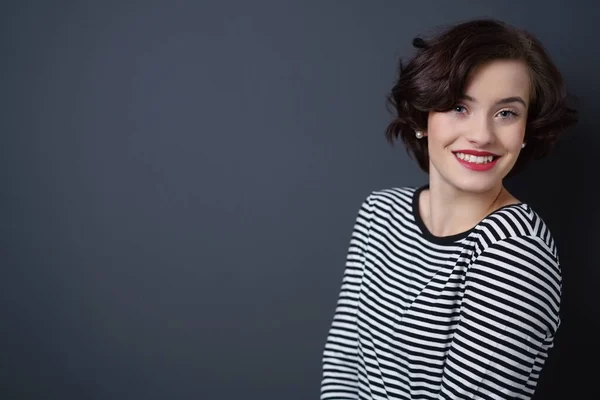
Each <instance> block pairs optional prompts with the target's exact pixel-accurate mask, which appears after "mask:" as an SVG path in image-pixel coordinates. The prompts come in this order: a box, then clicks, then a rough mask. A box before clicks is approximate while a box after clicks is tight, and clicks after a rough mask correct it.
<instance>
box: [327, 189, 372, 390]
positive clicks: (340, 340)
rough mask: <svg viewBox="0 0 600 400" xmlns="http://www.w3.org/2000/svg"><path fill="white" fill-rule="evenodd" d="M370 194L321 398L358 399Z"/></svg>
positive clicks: (331, 337)
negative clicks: (361, 294) (361, 298)
mask: <svg viewBox="0 0 600 400" xmlns="http://www.w3.org/2000/svg"><path fill="white" fill-rule="evenodd" d="M369 200H370V196H369V197H367V199H366V200H365V201H364V202H363V203H362V205H361V207H360V210H359V212H358V216H357V217H356V222H355V224H354V229H353V231H352V236H351V239H350V245H349V248H348V253H347V257H346V266H345V270H344V276H343V278H342V287H341V290H340V294H339V297H338V302H337V306H336V309H335V313H334V316H333V322H332V324H331V327H330V329H329V334H328V336H327V341H326V343H325V349H324V352H323V360H322V361H323V380H322V382H321V399H358V329H357V325H356V312H357V307H358V296H359V291H360V284H361V281H362V276H363V270H364V262H365V249H366V246H367V241H368V235H369V220H370V215H371V206H370V203H369Z"/></svg>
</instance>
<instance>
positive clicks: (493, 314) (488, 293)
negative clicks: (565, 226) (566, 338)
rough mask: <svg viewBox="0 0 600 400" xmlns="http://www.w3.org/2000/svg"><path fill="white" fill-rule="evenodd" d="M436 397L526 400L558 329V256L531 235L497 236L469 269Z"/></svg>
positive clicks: (531, 394)
mask: <svg viewBox="0 0 600 400" xmlns="http://www.w3.org/2000/svg"><path fill="white" fill-rule="evenodd" d="M464 284H465V292H464V296H463V298H462V306H461V312H460V321H459V322H458V325H457V327H456V330H455V332H454V337H453V340H452V343H451V347H450V348H449V350H448V356H447V359H446V364H445V367H444V372H443V376H442V385H441V389H440V393H439V397H438V398H439V399H448V400H449V399H452V400H456V399H503V400H504V399H514V398H518V399H530V398H531V397H532V396H533V393H534V391H535V386H536V384H537V380H538V378H539V374H540V372H541V369H542V367H543V365H544V362H545V360H546V357H547V352H548V350H549V349H550V348H552V346H553V339H554V334H555V333H556V330H557V329H558V327H559V325H560V317H559V307H560V296H561V285H562V281H561V273H560V267H559V262H558V257H557V255H556V253H555V252H553V251H552V250H551V249H550V248H549V247H548V246H547V245H546V244H545V243H544V242H543V241H542V240H541V239H540V238H538V237H534V236H523V237H513V238H509V239H503V240H501V241H499V242H497V243H495V244H493V245H491V246H490V247H488V248H486V249H485V250H483V251H482V252H481V254H479V255H478V256H477V258H476V259H475V261H474V262H473V263H472V264H471V265H470V266H469V269H468V272H467V274H466V278H465V282H464Z"/></svg>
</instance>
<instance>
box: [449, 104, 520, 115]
mask: <svg viewBox="0 0 600 400" xmlns="http://www.w3.org/2000/svg"><path fill="white" fill-rule="evenodd" d="M458 108H462V109H464V110H466V109H467V108H466V107H465V106H463V105H461V104H458V105H456V106H454V111H455V112H457V113H459V114H462V113H461V112H460V111H458ZM503 112H507V113H510V114H511V115H510V116H506V117H502V118H506V119H510V118H514V117H518V116H519V114H518V113H517V112H516V111H514V110H510V109H508V110H500V111H499V112H498V113H503Z"/></svg>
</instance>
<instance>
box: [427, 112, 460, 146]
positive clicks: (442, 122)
mask: <svg viewBox="0 0 600 400" xmlns="http://www.w3.org/2000/svg"><path fill="white" fill-rule="evenodd" d="M453 132H454V121H452V118H449V116H448V114H445V113H436V112H430V113H429V118H428V121H427V136H428V140H429V142H430V143H432V142H433V143H437V144H441V145H443V144H444V143H446V142H449V141H451V140H452V137H453Z"/></svg>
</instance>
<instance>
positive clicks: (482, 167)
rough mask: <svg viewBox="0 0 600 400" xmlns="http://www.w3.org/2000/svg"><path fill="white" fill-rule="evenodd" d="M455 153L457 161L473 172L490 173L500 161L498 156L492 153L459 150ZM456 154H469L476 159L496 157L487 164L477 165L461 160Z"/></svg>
mask: <svg viewBox="0 0 600 400" xmlns="http://www.w3.org/2000/svg"><path fill="white" fill-rule="evenodd" d="M453 153H454V157H456V160H457V161H458V162H459V163H461V165H462V166H464V167H466V168H468V169H470V170H473V171H489V170H490V169H492V168H494V166H495V165H496V162H497V161H498V159H499V158H500V157H499V156H498V155H496V154H494V153H490V152H489V151H476V150H458V151H455V152H453ZM456 153H463V154H469V155H473V156H476V157H488V156H494V159H493V160H492V161H490V162H486V163H482V164H477V163H474V162H470V161H466V160H461V159H460V158H458V156H457V155H456Z"/></svg>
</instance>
